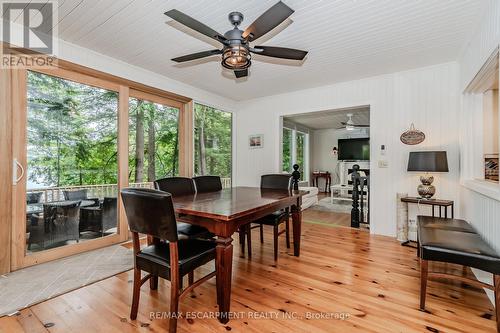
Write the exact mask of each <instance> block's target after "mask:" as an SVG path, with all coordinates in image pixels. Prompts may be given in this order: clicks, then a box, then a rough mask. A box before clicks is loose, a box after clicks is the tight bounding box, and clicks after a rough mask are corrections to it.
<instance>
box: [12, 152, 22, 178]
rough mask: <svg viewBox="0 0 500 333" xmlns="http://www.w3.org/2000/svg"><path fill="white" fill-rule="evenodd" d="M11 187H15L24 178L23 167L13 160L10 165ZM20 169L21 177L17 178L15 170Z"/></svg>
mask: <svg viewBox="0 0 500 333" xmlns="http://www.w3.org/2000/svg"><path fill="white" fill-rule="evenodd" d="M12 168H13V170H12V185H17V183H18V182H19V181H20V180H21V179H22V178H23V177H24V167H23V166H22V164H21V163H19V161H18V160H17V158H15V159H14V160H13V163H12ZM18 168H19V169H21V175H20V176H19V177H18V176H17V169H18Z"/></svg>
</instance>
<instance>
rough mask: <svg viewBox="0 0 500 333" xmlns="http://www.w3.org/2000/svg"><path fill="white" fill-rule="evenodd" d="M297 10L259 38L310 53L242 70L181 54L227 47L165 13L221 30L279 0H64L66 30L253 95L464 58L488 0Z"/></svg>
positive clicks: (309, 3)
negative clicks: (178, 60) (180, 60)
mask: <svg viewBox="0 0 500 333" xmlns="http://www.w3.org/2000/svg"><path fill="white" fill-rule="evenodd" d="M284 2H285V3H286V4H287V5H288V6H290V7H291V8H293V9H294V10H295V13H294V14H292V16H291V17H290V18H289V19H288V20H287V21H285V22H284V24H282V25H281V26H279V27H277V28H276V29H275V30H274V31H272V32H271V33H270V34H269V35H268V36H264V37H262V38H260V40H258V41H257V42H256V43H254V45H259V44H262V45H272V46H283V47H291V48H298V49H303V50H308V51H309V54H308V56H307V58H306V59H305V60H304V61H303V62H302V63H296V62H293V61H285V60H275V59H271V58H265V57H262V56H260V57H259V56H254V58H253V63H252V67H251V69H250V76H249V77H248V78H244V79H235V78H234V75H233V74H232V73H231V72H227V71H226V70H223V69H222V68H221V66H220V64H219V58H218V57H217V56H213V57H211V58H208V59H205V60H198V61H194V62H191V63H188V64H182V65H178V64H175V63H174V62H172V61H170V59H171V58H173V57H177V56H181V55H184V54H188V53H193V52H198V51H204V50H209V49H213V48H214V46H215V47H218V46H219V45H217V42H215V41H212V40H210V39H208V38H206V37H205V36H202V35H200V34H199V33H196V32H193V31H191V30H190V29H188V28H185V27H183V26H181V25H180V24H178V23H176V22H173V21H172V20H171V19H170V18H168V17H166V16H165V15H164V14H163V13H164V12H165V11H167V10H170V9H173V8H176V9H178V10H180V11H182V12H184V13H186V14H188V15H190V16H192V17H194V18H196V19H197V20H199V21H201V22H203V23H205V24H207V25H208V26H210V27H212V28H214V29H215V30H217V31H219V32H220V33H224V32H226V31H227V30H229V29H230V28H231V26H230V24H229V21H228V20H227V14H228V13H229V12H231V11H240V12H242V13H243V14H244V16H245V19H244V21H243V24H242V26H241V28H243V29H244V28H246V27H247V26H248V25H249V24H250V23H251V22H253V20H254V19H256V18H257V17H258V16H259V15H260V14H261V13H262V12H264V11H265V10H266V9H267V8H269V7H271V6H272V5H273V4H274V3H276V0H258V1H257V0H253V1H249V0H197V1H193V0H175V1H174V0H170V1H169V0H120V1H116V0H59V2H58V3H59V20H58V22H57V25H58V33H59V37H60V38H62V39H64V40H66V41H68V42H71V43H74V44H77V45H80V46H83V47H86V48H89V49H92V50H95V51H97V52H99V53H102V54H105V55H108V56H111V57H113V58H116V59H120V60H123V61H125V62H127V63H130V64H133V65H136V66H140V67H143V68H145V69H148V70H151V71H154V72H156V73H160V74H163V75H165V76H168V77H170V78H173V79H176V80H179V81H182V82H185V83H188V84H191V85H193V86H196V87H199V88H202V89H205V90H208V91H211V92H214V93H216V94H219V95H221V96H225V97H229V98H232V99H234V100H245V99H251V98H256V97H260V96H266V95H273V94H278V93H283V92H288V91H293V90H299V89H304V88H311V87H315V86H321V85H326V84H331V83H335V82H341V81H347V80H353V79H358V78H362V77H368V76H373V75H378V74H383V73H390V72H395V71H399V70H404V69H410V68H416V67H420V66H425V65H431V64H436V63H441V62H446V61H451V60H455V59H457V58H458V56H459V54H460V52H461V50H462V49H463V47H464V46H465V43H466V41H467V40H468V38H469V36H470V35H471V34H472V33H473V32H474V30H475V29H476V28H477V26H478V24H479V21H480V20H481V18H482V16H483V15H484V11H485V7H486V4H487V1H486V0H468V1H467V0H371V1H370V0H284Z"/></svg>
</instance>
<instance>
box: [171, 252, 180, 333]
mask: <svg viewBox="0 0 500 333" xmlns="http://www.w3.org/2000/svg"><path fill="white" fill-rule="evenodd" d="M178 251H179V250H178V247H177V242H175V243H174V242H170V263H171V264H170V319H169V323H168V332H169V333H175V332H176V331H177V317H178V313H179V295H180V288H179V287H180V285H181V281H182V277H181V276H180V274H179V261H178V260H179V252H178ZM181 288H182V287H181Z"/></svg>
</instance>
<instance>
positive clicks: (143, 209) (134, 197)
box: [121, 188, 177, 242]
mask: <svg viewBox="0 0 500 333" xmlns="http://www.w3.org/2000/svg"><path fill="white" fill-rule="evenodd" d="M121 196H122V199H123V205H124V206H125V213H126V215H127V220H128V224H129V227H130V230H131V231H132V232H138V233H141V234H146V235H151V236H153V237H156V238H160V239H165V240H168V241H170V242H176V241H177V222H176V219H175V210H174V205H173V202H172V195H170V193H165V192H162V191H157V190H152V189H147V188H126V189H123V190H122V191H121Z"/></svg>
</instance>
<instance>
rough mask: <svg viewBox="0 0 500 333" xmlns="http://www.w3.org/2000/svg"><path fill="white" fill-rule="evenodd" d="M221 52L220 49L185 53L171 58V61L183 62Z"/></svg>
mask: <svg viewBox="0 0 500 333" xmlns="http://www.w3.org/2000/svg"><path fill="white" fill-rule="evenodd" d="M221 53H222V51H221V50H210V51H203V52H197V53H191V54H187V55H185V56H182V57H177V58H173V59H172V61H175V62H185V61H191V60H195V59H200V58H205V57H210V56H212V55H216V54H221Z"/></svg>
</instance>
